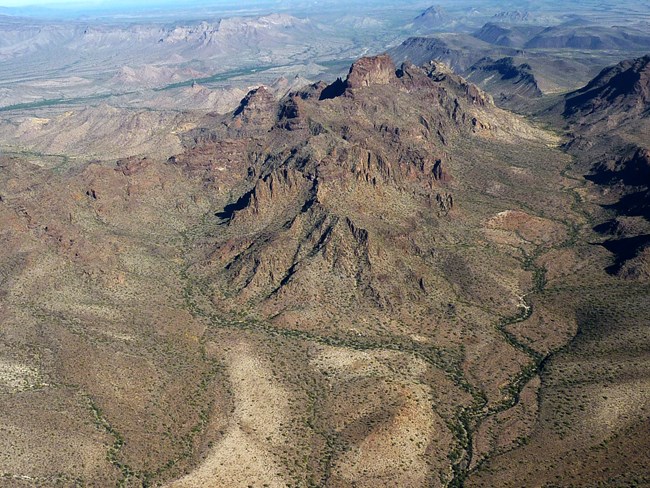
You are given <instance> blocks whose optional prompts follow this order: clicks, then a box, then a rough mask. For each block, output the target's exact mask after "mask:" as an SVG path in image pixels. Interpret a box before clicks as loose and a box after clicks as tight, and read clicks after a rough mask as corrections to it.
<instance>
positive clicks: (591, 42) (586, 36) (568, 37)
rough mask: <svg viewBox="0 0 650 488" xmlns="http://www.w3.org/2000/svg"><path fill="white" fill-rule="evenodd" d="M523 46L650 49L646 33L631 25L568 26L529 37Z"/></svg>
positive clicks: (561, 26)
mask: <svg viewBox="0 0 650 488" xmlns="http://www.w3.org/2000/svg"><path fill="white" fill-rule="evenodd" d="M524 47H525V48H526V49H537V48H543V49H566V48H571V49H591V50H607V49H615V50H624V51H639V50H647V49H650V33H648V31H647V30H643V29H639V28H635V27H633V26H627V27H616V26H614V27H602V26H595V25H581V23H579V24H578V25H574V24H573V23H570V24H566V25H560V26H554V27H548V28H546V29H544V30H543V31H542V32H540V33H538V34H537V35H535V36H533V37H531V38H530V39H529V40H528V41H527V42H526V43H525V45H524Z"/></svg>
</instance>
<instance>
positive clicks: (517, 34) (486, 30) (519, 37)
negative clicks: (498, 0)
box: [474, 22, 543, 47]
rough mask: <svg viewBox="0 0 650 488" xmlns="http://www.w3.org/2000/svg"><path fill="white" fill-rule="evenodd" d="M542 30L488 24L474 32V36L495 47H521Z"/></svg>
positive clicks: (534, 27)
mask: <svg viewBox="0 0 650 488" xmlns="http://www.w3.org/2000/svg"><path fill="white" fill-rule="evenodd" d="M542 29H543V28H542V27H536V26H513V25H509V24H501V23H496V22H488V23H487V24H485V25H483V27H481V29H480V30H478V31H477V32H475V33H474V36H475V37H476V38H477V39H481V40H482V41H485V42H489V43H490V44H494V45H496V46H505V47H521V46H523V45H524V44H526V42H527V41H528V39H530V38H531V37H532V36H534V35H535V34H537V33H538V32H540V31H541V30H542Z"/></svg>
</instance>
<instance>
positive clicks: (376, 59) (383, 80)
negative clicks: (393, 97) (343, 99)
mask: <svg viewBox="0 0 650 488" xmlns="http://www.w3.org/2000/svg"><path fill="white" fill-rule="evenodd" d="M395 78H396V77H395V64H394V63H393V60H392V59H391V58H390V56H388V54H382V55H379V56H372V57H366V58H361V59H359V60H358V61H357V62H355V63H354V64H353V65H352V67H351V68H350V72H349V73H348V77H347V80H346V85H347V87H348V88H353V89H354V88H360V87H364V86H371V85H387V84H388V83H390V82H391V80H393V79H395Z"/></svg>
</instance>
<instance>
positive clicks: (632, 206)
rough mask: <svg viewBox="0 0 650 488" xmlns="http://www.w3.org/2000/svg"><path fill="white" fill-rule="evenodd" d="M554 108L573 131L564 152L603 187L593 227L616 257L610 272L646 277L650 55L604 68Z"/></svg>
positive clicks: (649, 199)
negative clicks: (600, 210) (597, 221)
mask: <svg viewBox="0 0 650 488" xmlns="http://www.w3.org/2000/svg"><path fill="white" fill-rule="evenodd" d="M556 110H558V111H559V110H562V116H563V117H564V119H565V121H566V123H567V124H568V128H569V130H570V131H571V134H572V141H571V142H570V144H569V150H570V151H571V152H572V153H573V154H575V155H576V157H577V159H578V161H579V163H580V164H582V167H583V168H584V170H585V172H588V173H589V175H588V178H589V179H590V180H592V181H593V182H594V183H596V184H597V185H599V186H601V187H602V188H603V195H602V196H600V198H599V200H600V201H601V203H602V204H603V205H604V206H605V208H606V209H608V210H609V214H605V215H604V216H602V217H601V220H602V219H607V220H606V221H605V222H602V223H601V224H600V225H598V226H597V227H596V229H597V230H599V231H600V232H602V233H603V234H604V235H606V236H609V237H610V238H609V239H608V241H606V242H605V243H604V246H605V247H606V248H607V249H609V250H610V251H612V252H613V253H614V254H615V256H616V261H615V263H614V264H613V265H612V266H611V267H610V268H609V269H610V271H611V272H614V273H622V274H624V275H626V276H628V277H642V278H643V277H645V278H647V277H648V276H650V275H649V274H648V273H649V271H650V267H649V264H648V259H647V255H648V251H647V249H648V246H649V245H650V211H649V210H648V209H650V190H649V189H650V173H649V172H648V168H649V167H650V159H649V157H648V151H649V150H650V142H649V140H650V139H648V135H649V134H650V56H644V57H642V58H638V59H634V60H626V61H622V62H621V63H619V64H618V65H616V66H613V67H610V68H606V69H604V70H603V71H602V72H601V73H600V74H599V75H598V76H597V77H595V78H594V79H593V80H592V81H591V82H590V83H588V84H587V85H586V86H585V87H584V88H581V89H580V90H577V91H575V92H572V93H570V94H568V95H567V96H566V98H565V101H564V103H563V105H561V106H558V107H557V108H556ZM605 189H606V190H605ZM605 191H606V193H605Z"/></svg>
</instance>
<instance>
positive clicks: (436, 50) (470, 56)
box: [388, 34, 517, 73]
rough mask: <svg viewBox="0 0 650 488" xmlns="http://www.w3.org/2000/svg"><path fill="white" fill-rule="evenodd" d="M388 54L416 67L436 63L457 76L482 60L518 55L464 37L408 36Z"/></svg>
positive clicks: (509, 50)
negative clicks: (444, 65)
mask: <svg viewBox="0 0 650 488" xmlns="http://www.w3.org/2000/svg"><path fill="white" fill-rule="evenodd" d="M388 52H389V54H390V55H391V57H392V58H393V59H395V60H396V61H397V62H402V61H410V62H412V63H415V64H425V63H428V62H429V61H431V60H436V61H439V62H442V63H445V64H446V65H448V66H450V67H451V68H452V69H453V70H454V71H456V72H457V73H464V72H466V70H467V69H469V68H470V66H472V65H473V64H474V63H476V62H477V61H479V60H480V59H482V58H484V57H488V56H492V57H500V56H514V55H516V54H517V51H516V50H515V49H510V48H507V47H500V46H493V45H490V44H488V43H486V42H484V41H481V40H480V39H477V38H475V37H473V36H470V35H467V34H451V35H447V34H442V35H439V36H435V37H409V38H408V39H406V40H405V41H404V42H402V44H400V45H398V46H396V47H394V48H392V49H390V50H389V51H388Z"/></svg>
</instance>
